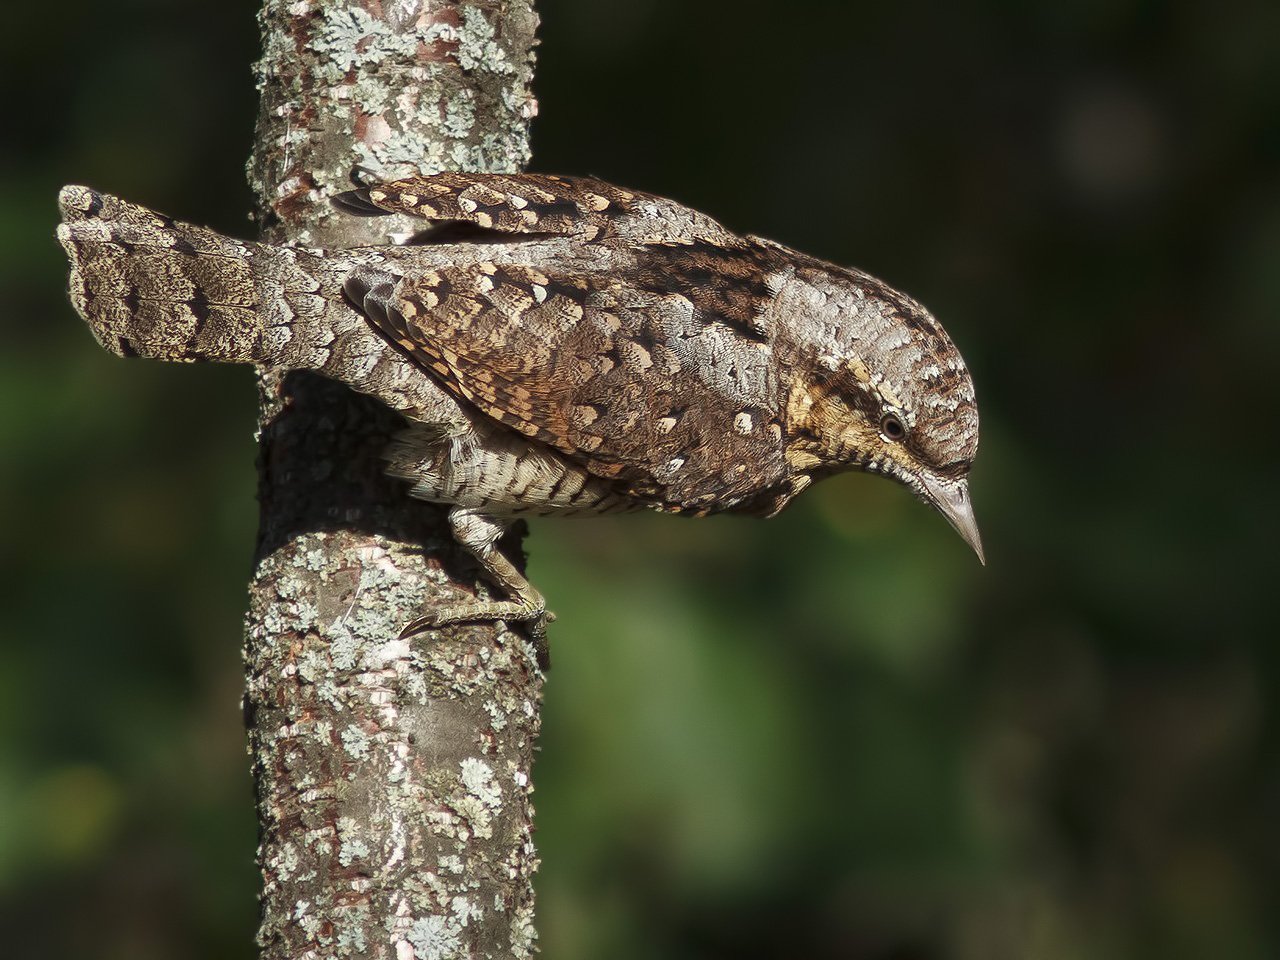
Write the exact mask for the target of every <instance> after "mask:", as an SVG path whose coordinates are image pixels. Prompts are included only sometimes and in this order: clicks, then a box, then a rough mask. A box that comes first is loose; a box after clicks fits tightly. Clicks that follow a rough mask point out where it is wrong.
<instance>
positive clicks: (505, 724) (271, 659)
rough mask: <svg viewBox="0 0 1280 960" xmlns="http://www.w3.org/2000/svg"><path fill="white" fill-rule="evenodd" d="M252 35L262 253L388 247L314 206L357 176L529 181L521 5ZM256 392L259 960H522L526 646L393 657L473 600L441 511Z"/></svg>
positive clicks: (336, 395) (372, 450)
mask: <svg viewBox="0 0 1280 960" xmlns="http://www.w3.org/2000/svg"><path fill="white" fill-rule="evenodd" d="M261 22H262V32H263V44H264V53H263V59H262V61H261V62H260V64H259V65H258V75H259V85H260V89H261V93H262V100H261V112H260V115H259V119H258V128H257V145H256V150H255V153H254V157H253V159H252V160H251V162H250V165H249V174H250V179H251V182H252V184H253V186H254V188H255V190H256V191H257V194H258V198H259V219H260V223H261V225H262V233H263V239H265V240H269V241H272V242H293V243H297V244H301V245H306V246H326V247H339V246H357V245H360V244H364V243H376V242H386V237H387V234H386V233H385V232H384V231H387V230H388V229H391V230H393V231H394V230H397V229H407V227H406V226H405V225H404V224H399V225H397V224H395V223H392V224H390V226H389V224H388V220H387V219H385V218H378V219H374V220H368V219H360V218H353V217H344V216H342V215H341V214H338V213H336V212H335V211H333V210H332V209H331V208H330V207H329V204H328V202H327V198H328V197H329V196H330V195H331V194H333V193H335V192H337V191H339V190H342V189H345V188H347V187H348V186H349V184H350V175H351V172H352V170H353V168H356V167H362V168H364V169H365V170H367V171H368V172H369V173H370V174H372V175H373V176H374V177H377V178H386V177H393V176H396V175H404V174H406V173H409V172H412V171H413V170H422V171H425V172H434V171H437V170H441V169H460V170H491V171H514V170H518V169H520V168H521V167H523V165H524V164H525V162H526V161H527V159H528V152H529V148H528V125H529V120H530V119H531V118H532V116H533V114H534V112H535V105H534V100H533V98H532V96H531V94H530V92H529V82H530V80H531V76H532V63H533V56H532V49H533V42H534V30H535V26H536V22H537V21H536V16H535V14H534V12H533V10H532V7H531V4H530V2H529V0H382V2H379V0H364V2H354V0H266V2H265V3H264V6H263V9H262V13H261ZM260 385H261V395H262V418H261V442H262V446H261V462H260V467H261V478H260V489H259V496H260V499H261V509H262V516H261V528H260V534H259V545H258V552H257V566H256V570H255V573H254V579H253V582H252V584H251V587H250V611H249V615H248V623H247V637H246V644H245V664H246V669H247V673H248V690H247V694H246V700H245V710H246V719H247V723H248V728H249V743H250V749H251V751H252V754H253V758H254V767H255V775H256V782H257V789H258V804H259V816H260V823H261V846H260V848H259V861H260V864H261V867H262V872H263V894H262V925H261V928H260V931H259V941H260V944H261V946H262V950H263V952H262V956H263V957H264V958H265V960H285V958H288V960H298V958H312V957H314V958H320V957H387V958H395V960H412V958H417V960H445V958H453V957H466V958H509V957H510V958H523V957H528V956H530V955H531V954H532V950H533V943H534V938H535V934H534V928H533V889H532V875H533V871H534V869H535V868H536V866H537V860H536V857H535V853H534V848H533V843H532V837H531V831H532V815H533V810H532V807H531V805H530V802H529V794H530V792H531V790H532V784H531V779H530V768H531V765H532V761H533V747H534V742H535V739H536V736H537V732H538V721H539V704H540V699H541V689H542V675H541V672H540V671H539V669H538V666H537V663H536V658H535V655H534V651H533V650H532V649H531V648H530V647H529V645H528V643H527V642H526V641H525V640H524V638H523V637H522V636H520V635H518V634H515V633H512V632H509V631H507V630H505V629H502V628H501V627H496V626H493V625H487V624H486V625H475V626H465V627H459V628H452V629H449V630H446V631H442V632H438V633H435V632H433V633H431V634H428V635H427V636H425V637H420V638H417V639H415V640H413V641H408V642H407V641H402V640H398V639H397V635H398V633H399V631H400V628H401V627H402V626H403V624H405V623H406V622H407V621H409V620H410V619H412V618H413V617H414V616H416V615H417V614H418V613H420V612H421V610H422V608H423V607H424V606H425V605H426V604H428V603H432V602H440V601H444V600H449V599H452V600H453V601H455V602H456V600H457V599H458V598H459V594H460V593H461V594H467V595H472V594H476V593H480V594H483V593H484V592H485V591H486V590H487V586H486V585H485V584H484V583H483V582H482V581H481V580H480V579H479V577H478V571H477V570H476V568H475V566H474V564H472V563H471V562H470V561H469V560H468V559H467V558H466V557H465V555H464V554H462V553H461V551H459V550H458V549H457V548H456V547H455V546H454V544H453V541H452V538H451V537H450V535H449V532H448V528H447V526H446V525H445V523H444V516H443V513H442V512H441V511H439V510H437V509H435V508H432V507H430V506H427V505H425V504H420V503H418V502H415V501H411V500H409V499H408V497H407V496H406V493H405V490H404V485H403V484H402V483H400V482H398V481H393V480H390V479H388V478H387V477H385V476H384V475H383V472H382V470H383V463H382V459H381V457H382V451H383V449H384V446H385V444H386V442H387V440H388V438H389V437H390V436H391V435H392V434H394V433H395V432H396V430H397V429H399V427H400V421H399V419H398V418H397V416H396V415H395V414H392V413H391V412H390V411H389V410H387V409H386V408H384V407H382V406H381V405H379V404H377V403H376V402H374V401H372V400H368V399H367V398H363V397H359V396H357V395H355V394H353V393H351V392H350V391H348V390H347V389H346V388H344V387H340V386H338V385H336V384H333V383H330V382H328V381H325V380H323V379H321V378H319V377H316V376H312V375H308V374H290V375H288V376H283V377H281V376H279V375H276V374H272V373H264V374H263V375H262V376H261V379H260ZM505 546H506V547H507V548H508V550H510V549H512V548H515V549H516V550H517V551H518V549H519V544H518V541H517V542H514V543H508V544H506V545H505Z"/></svg>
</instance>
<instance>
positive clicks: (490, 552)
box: [400, 507, 555, 659]
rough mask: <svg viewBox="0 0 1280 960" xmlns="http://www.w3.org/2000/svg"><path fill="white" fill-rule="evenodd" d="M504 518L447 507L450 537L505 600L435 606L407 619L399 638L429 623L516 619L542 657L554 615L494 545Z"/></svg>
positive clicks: (439, 625)
mask: <svg viewBox="0 0 1280 960" xmlns="http://www.w3.org/2000/svg"><path fill="white" fill-rule="evenodd" d="M508 523H509V521H508V522H506V523H504V522H501V521H498V520H495V519H494V518H493V517H490V516H487V515H485V514H483V513H479V512H477V511H475V510H473V509H470V508H468V507H454V508H453V509H451V510H450V511H449V529H450V530H451V531H452V532H453V537H454V539H455V540H457V541H458V543H459V544H460V545H461V546H462V547H463V548H465V549H466V551H467V552H468V553H470V554H471V555H472V556H473V557H475V558H476V560H477V561H478V562H479V563H480V566H481V567H482V568H484V573H485V576H486V577H488V579H489V580H490V581H492V582H493V583H494V584H496V585H497V586H499V587H501V588H502V590H503V592H504V593H506V595H507V596H508V597H509V598H510V599H508V600H473V601H470V602H467V603H457V604H452V605H450V606H444V607H438V608H436V609H433V610H430V611H429V612H427V613H425V614H423V615H422V616H420V617H418V618H417V619H415V620H413V621H411V622H410V623H408V624H407V625H406V626H405V628H404V629H403V630H402V631H400V636H401V638H402V639H403V638H405V637H410V636H413V635H414V634H416V633H421V632H422V631H424V630H429V629H431V628H432V627H443V626H445V625H447V624H451V623H471V622H476V621H492V620H516V621H520V622H523V623H527V624H529V639H530V640H532V641H533V645H534V647H535V648H537V649H538V651H539V659H541V658H542V655H543V651H545V647H546V638H547V622H548V621H550V620H554V619H555V615H554V614H551V613H548V612H547V602H546V601H545V600H544V599H542V594H540V593H539V592H538V591H537V590H535V589H534V588H533V585H532V584H531V583H529V581H528V580H526V579H525V577H524V575H523V574H522V573H520V571H519V570H517V569H516V567H515V564H513V563H512V562H511V561H510V560H508V559H507V558H506V557H505V556H503V555H502V552H501V551H500V550H498V549H497V547H495V546H494V544H495V543H497V541H498V538H499V537H501V536H502V534H503V533H504V532H505V531H506V529H507V526H508Z"/></svg>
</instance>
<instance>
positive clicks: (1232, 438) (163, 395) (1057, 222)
mask: <svg viewBox="0 0 1280 960" xmlns="http://www.w3.org/2000/svg"><path fill="white" fill-rule="evenodd" d="M539 6H540V8H541V10H542V13H543V17H544V24H543V30H542V36H543V44H542V52H541V67H540V70H539V75H538V81H537V90H538V93H539V95H540V98H541V105H542V115H541V117H540V118H539V119H538V121H537V125H536V128H535V131H536V136H535V148H536V149H535V167H536V168H537V169H543V170H553V171H559V172H588V173H594V174H598V175H601V176H604V177H607V178H610V179H612V180H615V181H618V182H620V183H623V184H627V185H631V186H637V187H643V188H646V189H649V190H653V191H655V192H659V193H666V194H669V195H671V196H674V197H676V198H678V199H681V200H684V201H686V202H689V203H691V204H692V205H695V206H697V207H700V208H703V209H706V210H708V211H710V212H712V213H714V214H716V215H718V216H719V217H720V218H721V219H723V220H724V221H726V222H727V223H728V224H730V225H732V226H734V227H738V228H740V229H743V230H749V231H752V232H757V233H761V234H765V235H767V236H771V237H774V238H777V239H779V240H782V241H784V242H786V243H789V244H791V245H793V246H796V247H799V248H801V249H804V250H806V251H810V252H813V253H816V254H819V255H821V256H824V257H827V258H829V259H832V260H836V261H842V262H847V263H852V264H857V265H858V266H861V267H863V268H865V269H868V270H870V271H872V272H874V273H876V274H879V275H882V276H884V277H886V278H887V279H889V280H891V281H892V282H894V283H896V284H897V285H900V286H902V287H904V288H905V289H907V290H909V291H910V292H912V293H913V294H914V295H915V296H917V297H918V298H920V299H921V300H923V301H924V302H925V303H927V304H928V305H929V306H930V307H931V308H932V309H933V310H934V312H935V313H936V314H937V315H938V316H939V317H940V318H942V319H943V321H944V322H945V323H946V325H947V328H948V330H950V331H951V333H952V335H953V336H954V338H955V340H956V341H957V342H958V343H959V345H960V346H961V348H962V350H963V351H964V353H965V355H966V357H967V358H968V360H969V361H970V365H971V366H972V368H973V371H974V375H975V379H976V381H977V383H978V389H979V395H980V399H981V403H982V412H983V421H982V423H983V442H982V453H981V457H980V460H979V465H978V467H977V470H976V471H975V475H974V488H975V492H976V501H977V507H978V511H979V517H980V519H981V521H982V525H983V530H984V535H985V538H986V541H987V555H988V557H989V558H990V565H989V566H988V567H987V568H986V569H985V570H984V569H982V568H980V567H979V566H978V565H977V564H976V563H975V562H974V561H973V559H972V557H971V556H969V555H968V554H967V553H966V551H965V548H964V547H963V545H962V544H961V543H960V542H959V540H958V538H957V537H955V536H954V535H953V534H952V533H951V532H950V531H949V530H948V528H947V527H946V525H945V523H943V522H942V521H941V520H940V519H938V518H937V517H934V516H931V515H929V513H928V511H926V510H925V509H924V508H923V507H921V506H919V505H917V504H916V503H915V502H914V501H912V500H911V499H910V498H909V497H908V496H907V495H906V494H905V493H903V492H901V491H899V490H897V489H894V488H891V487H890V486H889V485H888V484H885V483H884V482H883V481H879V480H873V479H870V478H863V477H846V478H842V479H837V480H832V481H829V482H827V483H825V484H823V485H821V486H820V487H818V488H817V489H815V490H814V491H812V492H811V493H809V494H806V495H805V496H804V497H802V498H801V499H800V501H799V502H798V503H797V505H796V506H794V507H793V508H792V509H791V510H789V511H788V513H787V514H785V515H784V516H783V517H781V518H779V519H778V520H775V521H772V522H770V523H758V522H752V521H734V520H709V521H704V522H689V521H680V520H675V519H671V518H667V517H657V516H655V517H642V518H630V519H626V520H616V521H614V520H601V521H593V522H581V523H560V524H553V523H546V524H541V525H538V526H536V527H535V529H534V531H533V535H532V537H531V539H530V541H529V546H530V552H531V554H532V575H533V578H534V579H535V581H536V582H537V583H538V584H540V585H541V587H542V588H543V589H544V591H545V592H546V593H547V594H548V596H549V597H550V598H551V600H552V603H553V606H554V607H555V608H556V610H557V612H558V613H559V614H560V620H559V622H558V623H557V624H556V625H555V633H554V636H553V643H554V646H555V655H556V666H555V669H554V670H553V672H552V674H551V677H550V681H549V683H548V685H547V704H546V725H545V736H544V738H543V744H542V747H543V750H542V755H541V760H540V762H539V766H538V769H537V778H538V795H537V801H538V809H539V815H540V830H539V842H540V846H541V852H542V855H543V858H544V867H543V870H542V874H541V880H540V897H541V903H540V917H541V921H540V925H541V929H542V934H543V944H544V949H545V954H546V955H547V956H548V957H551V958H553V960H595V958H600V957H609V958H613V960H641V958H644V960H649V958H653V960H658V958H661V960H684V958H729V957H733V958H741V957H751V958H777V960H782V958H795V957H804V958H813V960H826V958H870V960H934V958H938V960H942V958H956V960H969V958H973V960H993V958H994V960H1005V958H1008V960H1021V958H1036V960H1060V958H1061V960H1067V958H1080V957H1089V958H1101V960H1109V958H1146V957H1151V958H1161V960H1171V958H1172V960H1177V958H1184V957H1185V958H1193V957H1194V958H1200V957H1210V956H1211V957H1215V958H1231V960H1235V958H1240V960H1251V958H1269V957H1275V956H1280V923H1278V921H1277V917H1278V916H1280V913H1278V912H1277V910H1278V908H1280V903H1278V902H1277V901H1278V900H1280V895H1278V894H1277V890H1278V889H1280V871H1278V870H1277V866H1278V864H1277V858H1278V852H1280V848H1278V847H1277V841H1278V839H1280V838H1278V833H1280V830H1278V829H1277V809H1278V804H1280V775H1278V772H1277V764H1278V761H1280V751H1278V750H1277V746H1278V744H1277V717H1276V705H1275V696H1276V693H1277V687H1278V685H1280V658H1278V656H1277V652H1276V651H1277V647H1276V634H1277V629H1276V625H1275V619H1276V614H1275V602H1274V597H1275V592H1276V586H1275V578H1276V570H1277V564H1276V561H1275V556H1274V552H1275V549H1276V543H1277V533H1278V532H1280V531H1277V519H1276V518H1277V511H1276V506H1275V502H1274V501H1275V496H1276V493H1275V480H1274V477H1275V471H1276V466H1277V463H1276V461H1277V456H1276V448H1277V443H1276V423H1275V419H1276V404H1275V402H1274V397H1275V389H1274V386H1273V383H1274V379H1275V372H1274V371H1275V369H1276V363H1277V348H1278V347H1280V335H1278V332H1277V331H1278V330H1280V173H1278V171H1280V6H1277V5H1276V4H1274V3H1270V2H1264V0H1257V2H1247V0H1238V2H1237V0H1231V2H1224V3H1218V4H1207V3H1191V2H1188V3H1172V2H1159V0H1086V2H1066V3H1064V2H1062V0H1034V2H1024V3H1009V2H994V0H987V2H980V3H975V4H969V5H964V8H963V9H962V8H961V7H960V6H957V5H950V4H934V5H930V4H923V3H918V2H905V3H895V4H890V3H882V2H877V3H872V2H861V0H854V2H830V3H821V2H794V3H790V4H783V5H779V4H765V3H755V2H746V0H719V2H698V3H690V2H687V0H685V2H682V0H647V2H641V0H622V2H619V0H613V2H609V3H605V2H603V0H541V2H540V4H539ZM255 7H256V3H255V2H252V0H238V2H235V3H228V2H226V0H221V2H214V0H199V2H195V0H188V2H185V3H181V4H178V3H172V2H162V0H121V2H116V3H111V4H102V3H92V2H89V0H69V2H66V3H59V4H56V5H51V4H43V5H40V4H31V3H21V4H10V5H9V6H8V7H7V8H6V13H5V26H4V28H3V30H0V52H2V53H3V61H4V63H5V64H6V67H7V69H6V71H5V73H6V79H7V91H8V97H7V98H6V102H7V103H8V108H7V112H6V116H7V117H8V120H7V123H6V128H7V129H6V133H5V135H4V137H3V146H2V147H0V285H2V287H3V296H2V299H0V304H2V306H0V323H2V324H3V333H4V339H3V348H2V349H0V582H2V583H3V584H4V593H3V597H4V603H3V615H0V944H3V945H4V947H3V952H4V953H6V954H7V955H10V956H37V955H38V956H42V957H48V958H62V957H73V956H74V957H94V958H107V960H115V958H121V960H151V958H168V957H189V958H218V960H224V958H232V960H234V958H249V957H251V956H252V955H253V950H252V947H251V937H252V932H253V929H254V925H255V919H256V914H255V911H256V906H255V893H256V873H255V870H254V867H253V863H252V857H253V847H254V843H255V823H254V817H253V808H252V800H251V785H250V780H249V774H248V771H247V764H246V762H245V757H244V751H243V740H242V730H241V721H240V716H239V712H238V697H239V688H240V673H239V660H238V639H237V635H238V631H239V621H240V617H241V610H242V607H243V604H244V582H245V580H246V577H247V574H248V567H249V559H250V551H251V546H252V541H253V536H254V525H255V518H256V508H255V504H254V500H253V497H254V479H255V475H254V466H253V457H254V447H253V440H252V435H251V434H252V430H253V423H254V408H253V405H254V395H253V393H254V391H253V387H252V380H251V376H250V374H249V372H248V371H246V370H240V369H229V368H212V367H204V368H175V367H165V366H162V365H159V364H155V365H150V364H143V363H137V364H130V365H128V366H126V365H125V364H123V363H121V362H118V361H115V360H113V359H111V358H109V357H107V356H106V355H105V354H103V353H102V352H101V351H100V350H99V349H98V348H97V347H96V346H95V345H94V343H93V341H92V340H91V338H90V337H89V336H88V334H87V333H86V331H85V330H84V329H83V326H82V325H81V324H80V322H79V321H78V320H77V319H76V318H75V316H74V315H73V313H72V312H71V310H70V308H69V307H68V306H67V304H66V302H65V299H64V296H63V293H62V285H63V283H64V266H63V262H62V258H61V255H60V251H59V250H58V248H57V247H56V245H55V243H54V240H53V227H54V223H55V219H56V217H55V212H54V202H53V199H54V193H55V190H56V188H57V187H58V186H59V185H60V184H61V183H63V182H66V181H83V182H88V183H91V184H93V185H95V186H98V187H101V188H104V189H110V190H112V191H114V192H118V193H120V194H122V195H124V196H127V197H129V198H132V199H135V200H138V201H142V202H146V203H149V204H151V205H153V206H156V207H158V208H161V209H163V210H166V211H167V212H170V213H173V214H175V215H179V216H181V217H183V218H184V219H191V220H195V221H199V222H204V223H209V224H211V225H214V226H216V227H219V228H221V229H223V230H226V231H229V232H232V233H237V234H240V235H247V234H248V233H249V232H250V230H251V228H250V225H249V223H248V222H247V220H246V218H245V212H246V211H247V210H248V209H249V207H250V202H251V200H250V196H249V192H248V189H247V187H246V186H245V184H244V178H243V173H242V168H243V164H244V161H245V159H246V157H247V155H248V152H249V147H250V142H251V137H252V123H253V117H254V111H255V93H254V90H253V86H252V82H251V77H250V72H249V64H250V62H251V61H252V60H253V59H254V58H255V57H256V55H257V32H256V25H255V23H254V18H253V14H254V9H255Z"/></svg>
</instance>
